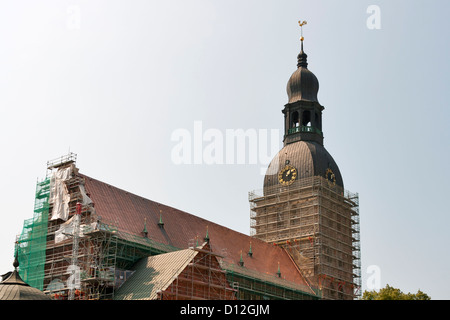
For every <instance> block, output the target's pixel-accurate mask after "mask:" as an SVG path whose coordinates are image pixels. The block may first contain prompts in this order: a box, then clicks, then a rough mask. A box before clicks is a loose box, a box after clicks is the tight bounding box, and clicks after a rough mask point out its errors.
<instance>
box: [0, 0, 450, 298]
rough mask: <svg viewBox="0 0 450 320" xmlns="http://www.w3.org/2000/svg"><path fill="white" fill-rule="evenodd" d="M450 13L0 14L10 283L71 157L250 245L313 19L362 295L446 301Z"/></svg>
mask: <svg viewBox="0 0 450 320" xmlns="http://www.w3.org/2000/svg"><path fill="white" fill-rule="evenodd" d="M449 10H450V2H449V1H447V0H430V1H424V0H396V1H387V0H370V1H365V0H341V1H336V0H316V1H301V0H295V1H294V0H283V1H273V0H258V1H256V0H239V1H236V0H228V1H223V0H222V1H219V0H209V1H207V0H164V1H163V0H158V1H157V0H146V1H143V0H142V1H139V0H134V1H111V0H109V1H100V0H95V1H76V0H67V1H61V0H55V1H48V0H42V1H25V0H23V1H11V0H10V1H2V2H1V3H0V30H2V31H1V32H0V75H1V76H0V150H1V157H0V168H1V175H2V179H1V183H0V199H1V203H2V209H3V210H2V213H1V223H0V274H3V273H6V272H7V271H11V270H12V268H13V267H12V262H13V258H14V241H15V238H16V236H17V235H18V234H20V232H21V230H22V227H23V222H24V220H26V219H29V218H31V217H32V216H33V207H34V193H35V188H36V182H37V181H38V180H41V179H43V178H45V175H46V163H47V161H49V160H52V159H55V158H58V157H60V156H63V155H66V154H68V153H69V152H73V153H75V154H77V166H78V168H79V169H80V172H81V173H83V174H86V175H88V176H91V177H93V178H96V179H99V180H101V181H104V182H106V183H109V184H111V185H114V186H116V187H119V188H121V189H125V190H127V191H129V192H132V193H135V194H138V195H140V196H143V197H145V198H148V199H151V200H154V201H158V202H161V203H164V204H166V205H170V206H172V207H175V208H178V209H181V210H184V211H186V212H189V213H192V214H195V215H197V216H200V217H202V218H205V219H207V220H211V221H213V222H216V223H219V224H222V225H224V226H227V227H229V228H231V229H234V230H236V231H239V232H242V233H245V234H249V232H250V208H249V203H248V192H249V191H252V190H257V189H261V188H262V182H263V177H264V172H265V169H266V168H267V165H268V159H270V158H271V156H273V155H275V154H274V153H273V152H272V151H273V150H275V152H276V151H278V150H279V149H280V148H281V147H282V141H281V139H282V133H281V132H282V130H283V115H282V113H281V110H282V109H283V108H284V105H285V104H286V103H287V102H288V100H287V93H286V84H287V81H288V80H289V77H290V75H291V74H292V73H293V72H294V71H295V69H296V64H297V58H296V57H297V54H298V53H299V51H300V41H299V38H300V27H299V25H298V21H299V20H302V21H303V20H306V21H307V25H305V26H304V27H303V36H304V37H305V40H304V50H305V52H306V53H307V54H308V63H309V65H308V68H309V70H311V71H312V72H313V73H314V74H315V75H316V76H317V78H318V79H319V83H320V90H319V94H318V98H319V102H320V103H321V104H322V105H323V106H324V107H325V110H324V111H323V118H322V119H323V126H322V128H323V132H324V137H325V138H324V145H325V148H326V149H327V150H328V151H329V152H330V154H331V155H332V156H333V158H334V160H335V161H336V162H337V164H338V166H339V168H340V171H341V174H342V176H343V179H344V185H345V188H346V189H347V190H349V191H351V192H357V193H358V194H359V201H360V208H359V209H360V222H361V224H360V230H361V258H362V260H361V261H362V268H361V273H362V285H363V289H362V290H368V289H371V288H375V289H376V288H378V287H384V286H385V285H386V284H389V285H391V286H394V287H397V288H400V289H401V290H402V291H403V292H411V293H416V292H417V291H418V290H419V289H420V290H421V291H423V292H425V293H427V294H428V295H429V296H431V298H432V299H450V291H449V290H448V288H449V287H450V274H449V272H448V271H449V268H448V266H449V265H450V254H449V249H448V247H449V244H450V232H449V231H448V226H449V225H450V215H449V213H450V210H449V209H448V208H449V206H448V192H449V189H450V188H449V181H450V170H449V169H448V162H449V161H448V159H449V158H450V148H449V143H448V141H449V139H450V129H449V125H448V123H449V120H450V111H449V108H448V100H449V92H450V90H449V83H450V81H449V80H450V72H449V71H450V70H449V69H450V64H449V62H448V57H449V56H450V55H449V51H450V50H449V49H450V44H449V42H448V39H449V38H450V37H449V36H450V35H449V30H450V28H449V27H448V22H447V21H448V17H447V15H448V12H449ZM236 130H243V131H244V132H249V133H253V134H254V136H256V139H257V143H258V144H257V147H256V152H257V156H255V153H254V150H255V149H250V148H244V150H246V151H244V152H247V153H246V156H245V157H243V158H238V157H239V155H241V156H242V154H240V153H239V150H241V152H242V148H241V149H239V147H236V152H235V153H234V154H233V150H231V149H230V148H227V147H226V146H227V132H230V131H231V132H232V131H234V132H236ZM277 134H278V135H277ZM180 137H183V138H182V139H181V138H180ZM213 138H214V139H215V140H214V139H213ZM218 138H221V139H222V140H220V141H221V142H222V145H220V144H219V146H223V148H222V149H220V148H217V146H218V144H213V142H214V143H219V140H218ZM188 141H190V142H191V144H190V145H189V143H188ZM212 145H213V146H215V147H216V149H215V153H214V156H213V157H211V156H210V157H208V155H211V154H212V153H210V151H211V149H208V148H210V147H211V146H212ZM180 148H181V149H182V150H183V153H182V155H183V157H182V158H181V159H180V152H179V151H180ZM247 149H248V150H247ZM266 149H267V150H266ZM220 150H222V151H220ZM249 150H250V151H249ZM251 150H253V151H251ZM252 152H253V153H252ZM252 156H253V158H252ZM255 158H256V160H255Z"/></svg>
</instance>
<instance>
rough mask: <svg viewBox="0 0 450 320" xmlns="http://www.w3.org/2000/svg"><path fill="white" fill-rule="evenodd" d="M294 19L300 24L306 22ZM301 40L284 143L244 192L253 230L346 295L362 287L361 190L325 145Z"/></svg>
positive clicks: (319, 282)
mask: <svg viewBox="0 0 450 320" xmlns="http://www.w3.org/2000/svg"><path fill="white" fill-rule="evenodd" d="M299 24H300V27H301V28H302V29H303V26H304V25H306V22H305V21H303V22H299ZM302 31H303V30H302ZM300 40H301V48H300V53H299V54H298V56H297V69H296V70H295V71H294V72H293V73H292V75H291V77H290V78H289V81H288V84H287V95H288V102H287V104H285V106H284V109H283V110H282V112H283V115H284V138H283V142H284V146H283V148H282V149H281V150H280V151H279V152H278V154H277V155H276V156H275V157H274V159H273V160H272V161H271V163H270V164H269V167H268V168H267V171H266V175H265V177H264V185H263V189H262V190H258V191H252V192H250V193H249V200H250V209H251V212H250V219H251V220H250V226H251V235H252V236H254V237H255V238H258V239H261V240H264V241H266V242H269V243H273V244H274V245H277V246H281V247H283V249H284V250H286V252H287V253H288V254H289V255H290V256H291V257H292V259H293V260H294V261H295V263H296V264H297V266H298V268H299V270H301V272H302V274H303V275H304V277H305V279H307V281H309V282H310V284H311V285H312V286H316V287H318V288H319V289H320V290H321V292H322V296H323V298H324V299H345V300H349V299H354V298H355V297H356V296H358V294H359V292H360V291H359V289H360V287H361V283H360V282H361V272H360V247H359V197H358V194H357V193H351V192H349V191H347V190H345V189H344V182H343V179H342V176H341V173H340V170H339V167H338V165H337V164H336V162H335V161H334V159H333V157H332V156H331V155H330V154H329V153H328V151H327V150H326V149H325V147H324V144H323V131H322V112H323V110H324V107H323V106H322V105H321V104H320V103H319V100H318V98H317V93H318V91H319V81H318V79H317V77H316V76H315V75H314V74H313V73H312V72H311V71H310V70H309V69H308V62H307V55H306V53H305V52H304V50H303V41H304V38H303V34H302V37H301V39H300Z"/></svg>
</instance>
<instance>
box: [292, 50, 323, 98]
mask: <svg viewBox="0 0 450 320" xmlns="http://www.w3.org/2000/svg"><path fill="white" fill-rule="evenodd" d="M307 57H308V55H307V54H306V53H304V52H303V42H302V50H301V51H300V53H299V55H298V56H297V60H298V63H297V67H298V69H297V70H295V71H294V73H293V74H292V75H291V77H290V79H289V81H288V84H287V88H286V90H287V94H288V97H289V103H292V102H296V101H299V100H304V101H315V102H319V101H318V100H317V92H318V91H319V80H317V77H316V76H315V75H314V73H312V72H311V71H309V70H308V62H307Z"/></svg>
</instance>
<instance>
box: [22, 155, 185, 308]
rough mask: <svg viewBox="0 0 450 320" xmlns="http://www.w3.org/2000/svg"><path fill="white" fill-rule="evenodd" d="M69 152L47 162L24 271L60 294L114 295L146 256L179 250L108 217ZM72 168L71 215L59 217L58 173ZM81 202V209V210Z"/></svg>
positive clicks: (25, 238)
mask: <svg viewBox="0 0 450 320" xmlns="http://www.w3.org/2000/svg"><path fill="white" fill-rule="evenodd" d="M75 162H76V155H74V154H69V155H67V156H64V157H61V158H58V159H56V160H53V161H49V162H47V174H46V178H45V179H44V180H43V181H41V182H38V183H37V187H36V200H35V208H34V215H33V218H32V219H28V220H26V221H25V222H24V227H23V229H22V233H21V234H20V235H19V236H18V237H17V244H16V245H17V248H18V259H19V263H20V268H19V272H20V275H21V277H22V278H23V279H24V280H25V281H26V282H27V283H28V284H30V285H31V286H33V287H35V288H38V289H40V290H42V291H44V292H45V293H46V294H49V295H51V296H52V298H54V299H61V300H66V299H74V300H104V299H112V298H113V297H114V291H115V289H117V288H118V287H120V285H121V284H122V283H123V282H124V281H125V280H126V279H127V277H129V276H130V275H131V274H132V273H133V271H131V267H132V265H133V264H134V263H135V262H136V261H137V260H139V259H140V258H142V257H145V256H149V255H154V254H160V253H165V252H170V251H175V250H178V249H177V248H175V247H172V246H169V245H164V244H160V243H157V242H155V241H153V240H151V239H148V238H144V237H139V236H136V235H133V234H129V233H126V232H123V231H121V230H119V229H118V228H117V226H116V224H115V222H114V221H102V220H101V218H100V217H99V216H98V215H97V213H96V211H95V207H94V204H93V203H92V202H91V201H90V199H89V198H88V197H87V195H86V192H85V190H84V178H83V177H82V176H80V175H79V174H78V169H77V168H76V166H75ZM67 168H70V172H71V174H70V176H69V177H67V179H66V180H64V183H63V187H64V188H63V189H64V190H65V193H66V195H67V206H66V207H64V206H59V207H58V208H60V207H61V208H63V209H66V210H67V220H63V219H61V218H60V216H56V217H55V216H54V215H53V214H52V212H53V211H54V208H55V206H57V205H58V203H57V201H56V200H55V199H54V194H55V193H56V191H55V175H54V173H55V172H57V171H58V170H66V169H67ZM77 204H79V206H78V210H79V212H78V214H77Z"/></svg>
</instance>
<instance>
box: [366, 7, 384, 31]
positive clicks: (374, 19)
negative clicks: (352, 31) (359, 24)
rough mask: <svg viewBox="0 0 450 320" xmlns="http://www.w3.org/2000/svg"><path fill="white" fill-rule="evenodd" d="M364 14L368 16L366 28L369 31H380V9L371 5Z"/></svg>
mask: <svg viewBox="0 0 450 320" xmlns="http://www.w3.org/2000/svg"><path fill="white" fill-rule="evenodd" d="M366 12H367V13H368V14H370V16H369V17H368V18H367V20H366V26H367V29H369V30H379V29H381V10H380V7H379V6H377V5H375V4H372V5H370V6H368V7H367V10H366Z"/></svg>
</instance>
